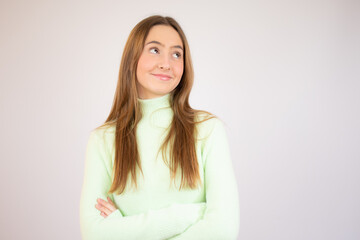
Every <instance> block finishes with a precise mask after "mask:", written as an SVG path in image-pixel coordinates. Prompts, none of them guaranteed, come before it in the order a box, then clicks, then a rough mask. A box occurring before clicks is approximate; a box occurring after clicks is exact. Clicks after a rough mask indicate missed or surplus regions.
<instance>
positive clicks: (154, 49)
mask: <svg viewBox="0 0 360 240" xmlns="http://www.w3.org/2000/svg"><path fill="white" fill-rule="evenodd" d="M150 52H152V53H157V52H159V50H158V49H157V48H150Z"/></svg>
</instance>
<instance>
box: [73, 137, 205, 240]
mask: <svg viewBox="0 0 360 240" xmlns="http://www.w3.org/2000/svg"><path fill="white" fill-rule="evenodd" d="M106 156H107V155H106V152H105V148H104V144H103V141H100V140H99V136H97V133H96V132H94V131H93V132H91V134H90V138H89V141H88V144H87V148H86V160H85V170H84V180H83V185H82V191H81V197H80V212H79V213H80V229H81V235H82V239H84V240H115V239H116V240H121V239H126V240H132V239H134V240H135V239H168V238H171V237H173V236H175V235H176V234H179V233H181V232H183V231H185V230H186V229H187V228H188V227H189V226H191V225H192V224H193V223H195V222H196V221H198V220H199V219H200V217H201V216H202V215H203V212H204V210H205V208H206V204H205V203H187V204H179V203H175V204H172V205H170V206H168V207H165V208H161V209H157V210H149V211H147V212H144V213H141V214H138V215H131V216H123V214H122V213H121V209H117V210H116V211H114V212H112V213H111V214H110V215H109V216H107V217H106V218H104V217H102V216H101V215H100V211H99V210H98V209H96V208H95V205H96V199H97V198H102V199H104V200H106V197H107V191H108V190H109V189H110V186H111V178H110V176H109V173H108V171H107V169H106V166H105V163H104V158H105V157H106Z"/></svg>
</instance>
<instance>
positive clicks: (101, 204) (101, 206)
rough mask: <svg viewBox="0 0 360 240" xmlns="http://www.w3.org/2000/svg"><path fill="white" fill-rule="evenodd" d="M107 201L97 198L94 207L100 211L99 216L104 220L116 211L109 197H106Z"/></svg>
mask: <svg viewBox="0 0 360 240" xmlns="http://www.w3.org/2000/svg"><path fill="white" fill-rule="evenodd" d="M107 199H108V201H109V202H107V201H105V200H103V199H101V198H98V199H97V202H98V203H97V204H96V205H95V207H96V209H97V210H99V211H100V215H101V216H103V217H105V218H106V217H107V216H109V215H110V214H111V213H112V212H113V211H115V210H116V209H117V208H116V207H115V204H114V203H113V202H112V201H111V199H110V198H109V197H107Z"/></svg>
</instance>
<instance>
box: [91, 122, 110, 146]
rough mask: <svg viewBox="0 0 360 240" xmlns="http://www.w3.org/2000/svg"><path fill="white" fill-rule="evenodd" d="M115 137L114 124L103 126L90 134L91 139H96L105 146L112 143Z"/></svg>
mask: <svg viewBox="0 0 360 240" xmlns="http://www.w3.org/2000/svg"><path fill="white" fill-rule="evenodd" d="M114 136H115V125H114V124H103V125H101V126H99V127H97V128H95V129H93V130H92V131H91V132H90V139H96V141H100V142H101V143H104V144H109V143H112V142H113V140H114Z"/></svg>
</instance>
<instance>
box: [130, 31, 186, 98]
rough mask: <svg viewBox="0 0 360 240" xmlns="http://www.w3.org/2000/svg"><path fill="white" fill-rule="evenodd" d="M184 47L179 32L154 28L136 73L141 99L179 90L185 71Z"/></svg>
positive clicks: (147, 39)
mask: <svg viewBox="0 0 360 240" xmlns="http://www.w3.org/2000/svg"><path fill="white" fill-rule="evenodd" d="M183 49H184V47H183V44H182V41H181V38H180V35H179V34H178V33H177V31H176V30H175V29H173V28H172V27H170V26H165V25H155V26H153V27H152V28H151V29H150V31H149V34H148V36H147V38H146V40H145V44H144V49H143V51H142V53H141V55H140V58H139V61H138V65H137V70H136V76H137V81H136V86H137V91H138V95H139V98H141V99H149V98H156V97H161V96H163V95H165V94H167V93H169V92H171V91H172V90H174V89H175V88H176V86H177V85H178V84H179V82H180V80H181V77H182V74H183V71H184V60H183V55H184V51H183Z"/></svg>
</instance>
